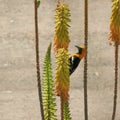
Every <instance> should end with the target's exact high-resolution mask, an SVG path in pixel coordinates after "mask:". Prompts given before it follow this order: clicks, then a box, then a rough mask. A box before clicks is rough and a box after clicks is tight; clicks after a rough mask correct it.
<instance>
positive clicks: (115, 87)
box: [112, 43, 118, 120]
mask: <svg viewBox="0 0 120 120" xmlns="http://www.w3.org/2000/svg"><path fill="white" fill-rule="evenodd" d="M117 85H118V44H117V43H116V44H115V84H114V101H113V114H112V120H115V114H116V107H117V91H118V86H117Z"/></svg>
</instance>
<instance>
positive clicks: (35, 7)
mask: <svg viewBox="0 0 120 120" xmlns="http://www.w3.org/2000/svg"><path fill="white" fill-rule="evenodd" d="M37 15H38V13H37V0H34V21H35V49H36V70H37V84H38V95H39V102H40V110H41V117H42V120H44V111H43V104H42V103H43V102H42V92H41V78H40V63H39V60H40V57H39V38H38V16H37Z"/></svg>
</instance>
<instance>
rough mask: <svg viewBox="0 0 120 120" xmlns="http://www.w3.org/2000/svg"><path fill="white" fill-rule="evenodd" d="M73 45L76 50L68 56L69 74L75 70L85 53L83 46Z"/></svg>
mask: <svg viewBox="0 0 120 120" xmlns="http://www.w3.org/2000/svg"><path fill="white" fill-rule="evenodd" d="M75 47H76V48H77V49H78V52H77V53H74V54H71V55H70V56H69V63H70V67H69V72H70V75H71V74H72V73H73V72H74V71H75V70H76V68H77V67H78V65H79V63H80V61H81V60H82V58H84V57H85V55H86V49H85V47H84V46H77V45H76V46H75Z"/></svg>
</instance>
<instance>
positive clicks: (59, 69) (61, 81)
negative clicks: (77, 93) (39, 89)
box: [55, 48, 70, 101]
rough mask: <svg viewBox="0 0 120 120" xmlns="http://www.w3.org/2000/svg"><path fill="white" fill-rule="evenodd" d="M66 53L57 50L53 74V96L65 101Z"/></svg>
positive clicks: (66, 97)
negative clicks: (60, 97) (54, 72)
mask: <svg viewBox="0 0 120 120" xmlns="http://www.w3.org/2000/svg"><path fill="white" fill-rule="evenodd" d="M68 57H69V55H68V51H66V50H65V49H64V48H61V49H59V50H58V52H57V54H56V59H57V61H56V63H57V66H56V74H55V94H56V95H58V96H62V98H63V100H65V101H67V100H68V98H69V94H68V91H69V86H70V82H69V81H70V80H69V60H68Z"/></svg>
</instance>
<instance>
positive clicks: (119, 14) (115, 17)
mask: <svg viewBox="0 0 120 120" xmlns="http://www.w3.org/2000/svg"><path fill="white" fill-rule="evenodd" d="M112 3H113V4H112V15H111V19H110V36H109V38H110V44H111V43H112V42H114V43H117V44H120V2H119V0H113V1H112Z"/></svg>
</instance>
